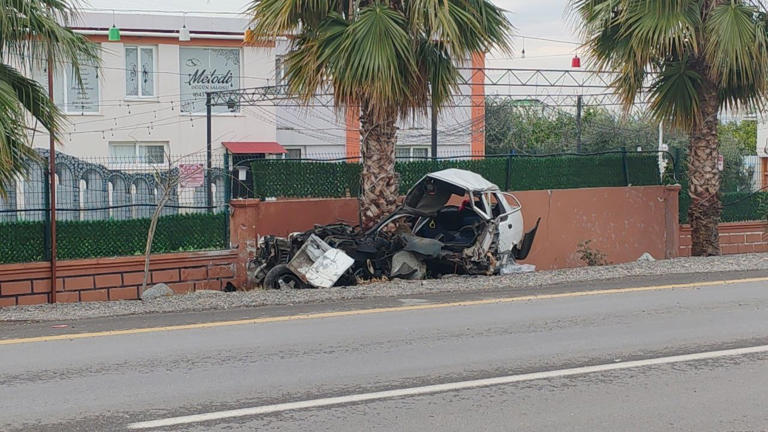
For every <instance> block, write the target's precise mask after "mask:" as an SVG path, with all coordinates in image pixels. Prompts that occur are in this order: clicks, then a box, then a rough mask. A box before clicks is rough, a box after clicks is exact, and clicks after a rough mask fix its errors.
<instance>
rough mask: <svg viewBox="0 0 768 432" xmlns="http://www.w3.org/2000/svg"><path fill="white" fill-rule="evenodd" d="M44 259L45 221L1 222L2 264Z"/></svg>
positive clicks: (0, 253)
mask: <svg viewBox="0 0 768 432" xmlns="http://www.w3.org/2000/svg"><path fill="white" fill-rule="evenodd" d="M44 259H45V224H44V223H43V222H0V264H7V263H17V262H32V261H42V260H44Z"/></svg>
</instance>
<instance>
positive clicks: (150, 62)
mask: <svg viewBox="0 0 768 432" xmlns="http://www.w3.org/2000/svg"><path fill="white" fill-rule="evenodd" d="M156 58H157V56H156V55H155V48H154V47H138V46H127V47H125V95H126V96H127V97H153V96H155V95H156V92H155V61H156V60H155V59H156Z"/></svg>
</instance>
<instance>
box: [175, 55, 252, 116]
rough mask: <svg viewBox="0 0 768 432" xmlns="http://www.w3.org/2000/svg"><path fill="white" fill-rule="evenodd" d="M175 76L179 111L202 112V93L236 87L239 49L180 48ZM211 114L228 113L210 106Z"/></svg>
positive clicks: (203, 101)
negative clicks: (179, 104) (177, 87)
mask: <svg viewBox="0 0 768 432" xmlns="http://www.w3.org/2000/svg"><path fill="white" fill-rule="evenodd" d="M179 73H180V80H181V112H187V113H204V112H205V93H206V92H213V91H221V90H234V89H237V88H240V49H239V48H188V47H181V48H179ZM212 111H213V112H216V113H226V112H230V110H229V109H228V108H227V107H226V106H214V107H213V108H212ZM234 111H235V112H237V111H239V108H238V107H235V109H234Z"/></svg>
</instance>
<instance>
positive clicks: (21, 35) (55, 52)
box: [0, 0, 98, 196]
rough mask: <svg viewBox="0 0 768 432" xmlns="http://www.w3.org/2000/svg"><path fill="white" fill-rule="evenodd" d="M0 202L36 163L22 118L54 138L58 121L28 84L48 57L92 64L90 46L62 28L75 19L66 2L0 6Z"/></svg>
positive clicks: (9, 0)
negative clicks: (45, 130)
mask: <svg viewBox="0 0 768 432" xmlns="http://www.w3.org/2000/svg"><path fill="white" fill-rule="evenodd" d="M0 11H1V12H0V196H6V193H7V192H8V190H7V189H8V187H10V185H12V184H13V180H14V179H15V178H16V177H17V176H19V175H24V174H25V173H26V170H27V168H28V166H29V163H30V162H31V161H33V160H35V159H37V158H38V156H37V153H36V152H34V151H33V150H32V148H31V146H30V145H29V144H30V139H29V134H28V132H29V131H30V130H34V129H35V128H34V127H29V124H28V122H27V116H31V117H32V118H33V119H34V120H35V121H36V122H39V123H40V124H41V125H42V126H43V127H44V128H46V129H47V130H49V131H53V133H54V137H56V133H57V131H59V130H60V125H61V123H62V119H63V117H62V115H61V112H60V111H59V109H58V108H57V107H56V105H55V104H54V103H53V102H51V101H50V99H49V98H48V93H47V92H46V90H45V89H44V88H43V87H42V86H41V85H40V84H38V83H37V82H36V81H35V80H33V79H31V78H28V76H29V75H30V73H29V72H31V71H32V69H33V68H38V67H44V66H45V65H46V63H47V59H48V56H49V55H50V56H51V57H52V59H53V60H54V61H55V62H56V64H61V65H63V64H65V63H66V65H67V66H69V65H71V66H72V69H73V70H74V73H75V76H76V77H78V79H79V71H80V64H81V63H82V62H97V58H98V56H97V50H96V45H95V44H92V43H90V42H89V41H88V40H87V39H86V38H85V37H83V36H81V35H78V34H75V33H74V32H72V31H71V30H70V29H67V28H66V27H65V26H66V24H67V23H68V22H70V21H71V19H72V18H73V17H74V16H75V6H74V4H73V3H72V2H70V1H69V0H0Z"/></svg>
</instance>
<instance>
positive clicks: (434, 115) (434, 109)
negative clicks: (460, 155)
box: [431, 99, 437, 159]
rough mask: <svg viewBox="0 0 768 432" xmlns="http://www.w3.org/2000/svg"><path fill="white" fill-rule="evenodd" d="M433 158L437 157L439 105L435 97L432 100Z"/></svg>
mask: <svg viewBox="0 0 768 432" xmlns="http://www.w3.org/2000/svg"><path fill="white" fill-rule="evenodd" d="M431 120H432V152H431V153H432V154H431V156H432V158H433V159H434V158H436V157H437V107H435V102H434V99H433V100H432V119H431Z"/></svg>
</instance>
